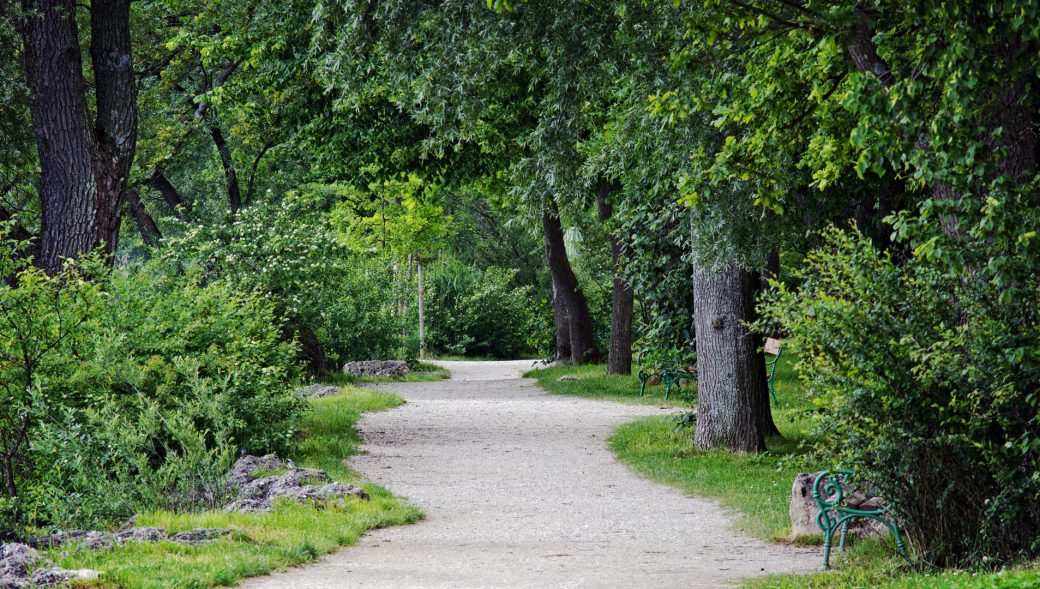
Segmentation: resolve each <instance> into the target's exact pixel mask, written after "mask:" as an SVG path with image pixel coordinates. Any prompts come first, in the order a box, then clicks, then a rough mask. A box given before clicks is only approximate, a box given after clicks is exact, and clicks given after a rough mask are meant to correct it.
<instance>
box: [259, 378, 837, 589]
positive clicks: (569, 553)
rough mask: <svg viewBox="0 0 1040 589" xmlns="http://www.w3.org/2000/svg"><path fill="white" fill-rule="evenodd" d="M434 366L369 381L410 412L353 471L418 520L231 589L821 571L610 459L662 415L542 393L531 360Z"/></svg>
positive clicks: (671, 582)
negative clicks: (624, 439) (631, 431)
mask: <svg viewBox="0 0 1040 589" xmlns="http://www.w3.org/2000/svg"><path fill="white" fill-rule="evenodd" d="M443 364H444V365H445V366H447V367H448V368H449V369H450V370H451V371H452V378H451V379H450V380H445V381H440V382H426V383H391V384H386V385H380V388H383V389H385V390H392V391H394V392H396V393H398V394H400V395H401V396H403V397H404V398H405V399H407V401H408V402H407V404H405V405H404V406H403V407H400V408H398V409H393V410H390V411H385V412H380V413H371V414H368V415H367V416H365V418H364V419H363V420H362V422H361V424H360V429H361V432H362V436H363V438H364V440H365V446H364V448H365V450H367V451H368V453H367V454H361V455H358V456H355V457H354V458H353V459H352V462H351V464H352V466H353V467H354V468H356V469H357V470H359V471H360V472H362V473H363V474H365V475H366V476H367V477H368V478H370V479H371V480H373V481H375V482H377V483H379V484H381V485H385V486H386V487H388V488H389V489H391V490H392V491H393V492H394V493H397V494H399V495H403V496H405V497H407V498H408V499H409V500H410V501H412V502H413V503H414V504H415V505H417V506H418V507H420V508H421V509H422V510H423V511H424V512H425V513H426V519H425V520H424V521H422V522H420V523H418V524H416V525H412V526H404V527H396V528H390V529H384V530H376V531H374V532H372V533H369V534H366V535H365V536H364V537H363V538H362V539H361V540H360V542H359V544H358V546H356V547H352V548H347V549H344V550H342V551H340V552H338V553H335V554H333V555H330V556H328V557H326V558H324V559H322V560H321V561H320V562H318V563H316V564H313V565H308V566H305V567H301V568H298V569H294V570H292V571H289V572H286V573H279V574H275V575H271V576H268V577H261V578H258V579H254V580H251V581H247V582H246V583H245V584H244V585H243V587H247V588H249V589H274V588H278V589H282V588H285V589H288V588H293V589H296V588H307V589H327V588H341V587H386V588H395V589H398V588H413V587H414V588H441V587H465V588H482V587H510V588H516V587H530V588H538V589H544V588H549V587H582V588H584V587H648V588H649V587H683V588H690V587H719V586H731V585H734V584H736V583H737V582H738V580H739V579H741V578H743V577H748V576H752V575H759V574H767V573H779V572H787V571H811V570H813V569H814V568H815V567H816V566H817V565H818V564H819V557H818V554H817V551H816V550H812V549H797V548H791V547H784V546H777V545H770V544H767V543H764V542H761V541H759V540H755V539H753V538H749V537H747V536H744V535H742V534H739V533H736V532H733V531H732V530H731V529H730V522H731V516H729V515H727V514H726V513H725V512H724V511H723V510H722V509H720V508H719V507H718V506H717V505H716V504H714V503H712V502H710V501H707V500H704V499H700V498H696V497H687V496H684V495H683V494H682V493H681V492H680V491H678V490H675V489H671V488H668V487H665V486H662V485H658V484H656V483H652V482H650V481H647V480H645V479H643V478H640V477H639V476H637V475H635V474H634V473H633V472H632V471H630V470H629V469H628V468H627V467H625V466H624V465H622V464H620V463H618V462H617V461H616V460H614V458H613V455H612V454H611V452H610V450H609V449H608V448H607V438H608V436H609V435H610V433H611V431H612V430H613V429H614V428H615V427H616V426H618V425H620V424H622V423H625V422H626V421H630V420H632V419H634V418H638V417H642V416H645V415H665V414H669V413H674V412H675V411H676V410H675V409H674V408H669V409H659V408H657V407H648V406H642V405H623V404H619V403H613V402H604V401H594V400H588V399H582V398H573V397H561V396H555V395H548V394H546V393H544V392H543V391H542V390H541V389H539V388H538V387H537V386H536V385H535V383H534V381H533V380H531V379H523V378H520V374H521V372H522V371H523V370H525V369H526V368H528V367H530V366H531V363H530V362H444V363H443Z"/></svg>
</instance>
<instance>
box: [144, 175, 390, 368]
mask: <svg viewBox="0 0 1040 589" xmlns="http://www.w3.org/2000/svg"><path fill="white" fill-rule="evenodd" d="M335 188H336V187H325V186H308V187H307V189H306V190H303V191H299V192H290V193H289V194H287V195H286V196H285V198H284V199H282V200H281V201H280V202H277V203H273V204H268V205H256V206H251V207H248V208H245V209H242V210H241V211H239V213H238V215H237V216H236V218H235V219H234V221H233V222H231V223H218V224H212V225H199V226H192V225H188V224H183V223H182V224H181V225H180V235H179V236H177V237H175V238H170V239H168V240H167V243H166V247H165V248H164V249H163V251H162V252H161V255H162V256H163V258H164V260H165V261H167V262H168V263H171V264H172V265H173V267H182V268H187V269H188V270H189V272H191V273H193V274H194V275H197V276H199V278H200V279H201V280H205V281H216V282H223V281H226V282H228V283H229V284H231V285H232V286H233V287H234V289H235V290H236V291H238V292H239V293H241V294H243V295H253V294H256V295H259V296H263V297H265V298H267V299H269V300H270V301H271V302H272V303H273V308H274V312H275V315H276V317H277V318H278V320H279V323H280V324H281V325H282V327H283V331H284V332H285V333H284V339H299V340H301V342H302V343H303V344H304V345H303V347H302V349H301V351H302V352H303V353H304V355H305V357H306V359H307V361H308V362H309V363H310V365H311V369H312V370H313V371H314V372H320V371H322V370H325V369H326V368H327V367H328V365H329V364H332V363H336V362H340V361H343V360H348V359H368V358H374V357H385V356H388V355H390V353H391V351H392V350H395V349H396V348H397V347H398V345H399V341H398V339H397V334H399V333H400V331H401V330H400V324H399V321H400V318H398V317H395V316H394V315H393V313H392V306H391V305H390V304H389V303H388V301H391V300H393V298H394V297H393V294H392V291H393V280H392V272H391V269H390V268H389V267H388V265H387V264H386V263H385V262H383V261H380V260H377V259H375V257H374V256H365V255H363V254H357V253H354V252H352V251H350V249H349V248H348V247H346V246H345V245H344V244H343V243H342V242H341V240H340V237H339V236H338V233H337V231H336V230H335V228H334V226H333V224H332V222H331V220H330V213H329V210H330V208H331V207H332V203H333V202H334V201H336V200H337V199H338V198H339V196H340V195H339V193H338V192H337V191H336V190H335ZM315 340H316V343H317V345H315V344H314V342H315Z"/></svg>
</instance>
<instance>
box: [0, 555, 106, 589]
mask: <svg viewBox="0 0 1040 589" xmlns="http://www.w3.org/2000/svg"><path fill="white" fill-rule="evenodd" d="M88 572H89V573H94V574H95V575H94V576H93V577H89V578H94V579H96V578H98V576H100V574H101V573H100V572H98V571H89V569H83V570H81V571H67V570H65V569H63V568H60V567H57V566H55V565H54V563H53V562H51V561H50V560H47V559H46V558H44V557H43V556H41V555H40V553H39V552H37V551H36V550H35V549H34V548H32V547H30V546H28V545H26V544H0V589H23V588H27V587H52V586H55V585H65V584H67V583H68V582H69V580H70V579H85V578H88V576H87V575H88Z"/></svg>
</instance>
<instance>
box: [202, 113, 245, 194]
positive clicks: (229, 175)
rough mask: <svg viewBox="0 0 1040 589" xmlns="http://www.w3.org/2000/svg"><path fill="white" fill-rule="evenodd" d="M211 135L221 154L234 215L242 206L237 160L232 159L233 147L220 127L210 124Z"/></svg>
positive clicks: (225, 184)
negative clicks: (236, 167) (236, 170)
mask: <svg viewBox="0 0 1040 589" xmlns="http://www.w3.org/2000/svg"><path fill="white" fill-rule="evenodd" d="M209 135H210V137H212V138H213V145H215V146H217V153H218V154H220V165H221V166H223V168H224V186H225V188H226V189H227V196H228V207H229V208H230V209H231V214H232V215H234V214H236V213H238V209H240V208H242V192H241V189H240V188H239V186H238V174H237V173H236V172H235V162H234V160H232V159H231V148H229V147H228V144H227V141H226V140H225V139H224V133H222V132H221V131H220V127H218V126H216V125H209Z"/></svg>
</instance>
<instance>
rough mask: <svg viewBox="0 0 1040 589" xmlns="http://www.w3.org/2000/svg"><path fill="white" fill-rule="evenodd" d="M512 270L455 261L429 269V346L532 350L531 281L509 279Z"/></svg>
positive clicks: (474, 352) (462, 351) (504, 353)
mask: <svg viewBox="0 0 1040 589" xmlns="http://www.w3.org/2000/svg"><path fill="white" fill-rule="evenodd" d="M515 276H516V271H515V270H506V269H503V268H495V267H492V268H488V269H486V270H479V269H476V268H470V267H468V266H464V265H462V264H458V263H456V262H453V261H446V262H443V263H442V264H440V265H439V266H437V267H434V268H433V269H431V271H430V273H429V294H428V296H427V303H426V308H427V320H426V322H427V325H428V326H429V329H428V334H427V346H428V347H429V349H430V350H431V351H434V352H437V353H445V354H457V355H469V356H492V357H495V358H519V357H521V356H523V355H525V354H529V353H531V352H532V349H531V345H530V344H529V343H528V334H530V333H532V332H534V331H537V330H536V329H535V324H536V318H535V316H534V313H533V311H534V310H535V309H533V308H532V293H531V288H530V287H516V286H514V285H513V278H514V277H515Z"/></svg>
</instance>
